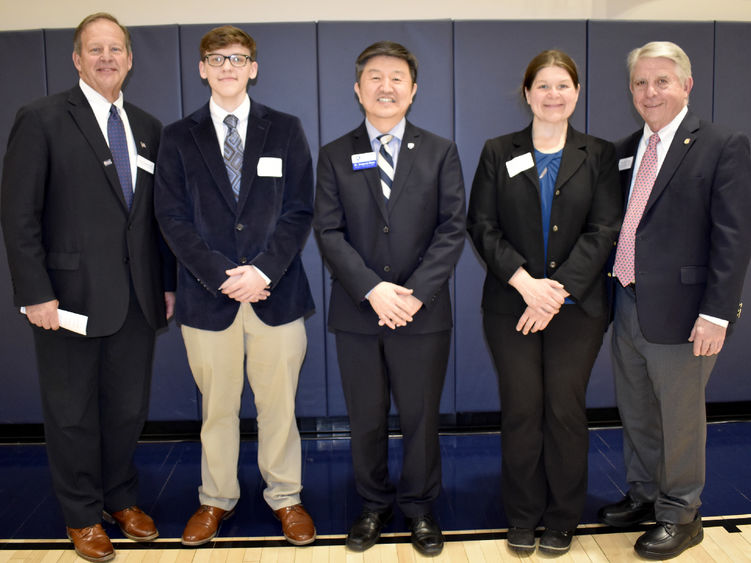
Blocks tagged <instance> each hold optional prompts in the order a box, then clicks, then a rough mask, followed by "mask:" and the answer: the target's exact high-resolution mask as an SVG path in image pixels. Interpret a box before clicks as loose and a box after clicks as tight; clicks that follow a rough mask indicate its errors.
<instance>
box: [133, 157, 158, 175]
mask: <svg viewBox="0 0 751 563" xmlns="http://www.w3.org/2000/svg"><path fill="white" fill-rule="evenodd" d="M136 166H138V168H140V169H141V170H145V171H146V172H148V173H149V174H153V173H154V163H153V162H151V161H150V160H149V159H148V158H144V157H142V156H141V155H140V154H139V155H138V156H137V157H136Z"/></svg>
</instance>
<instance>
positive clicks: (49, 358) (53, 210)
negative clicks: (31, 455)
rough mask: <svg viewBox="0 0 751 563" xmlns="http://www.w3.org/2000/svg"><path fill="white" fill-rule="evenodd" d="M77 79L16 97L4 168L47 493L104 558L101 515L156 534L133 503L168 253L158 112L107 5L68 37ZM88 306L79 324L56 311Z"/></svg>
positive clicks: (107, 553)
mask: <svg viewBox="0 0 751 563" xmlns="http://www.w3.org/2000/svg"><path fill="white" fill-rule="evenodd" d="M73 63H74V64H75V66H76V68H77V69H78V72H79V75H80V81H79V84H78V85H77V86H75V87H74V88H72V89H71V90H69V91H67V92H63V93H60V94H57V95H54V96H50V97H47V98H43V99H41V100H37V101H35V102H32V103H31V104H29V105H27V106H25V107H23V108H21V110H20V111H19V112H18V115H17V117H16V121H15V124H14V125H13V129H12V130H11V134H10V140H9V142H8V151H7V153H6V155H5V161H4V173H3V181H2V225H3V233H4V235H5V244H6V247H7V252H8V263H9V266H10V272H11V278H12V280H13V292H14V295H13V300H14V303H15V305H16V306H19V307H25V311H26V315H27V316H28V320H29V322H30V323H31V324H32V325H33V333H34V343H35V347H36V355H37V363H38V369H39V381H40V388H41V393H42V406H43V412H44V421H45V436H46V440H47V452H48V456H49V463H50V470H51V473H52V480H53V485H54V488H55V493H56V495H57V498H58V500H59V502H60V505H61V507H62V511H63V516H64V518H65V523H66V525H67V533H68V536H69V537H70V539H71V540H72V541H73V543H74V545H75V549H76V552H77V553H78V554H79V555H80V556H81V557H83V558H85V559H88V560H90V561H106V560H108V559H112V558H113V557H114V550H113V548H112V544H111V543H110V540H109V538H108V537H107V534H106V533H105V531H104V530H103V528H102V526H101V523H100V522H101V520H102V516H103V510H106V511H108V513H109V514H107V513H105V517H107V518H110V517H111V519H112V520H114V521H115V522H117V524H118V525H119V526H120V528H121V530H122V532H123V533H124V534H125V535H126V536H127V537H129V538H130V539H133V540H136V541H149V540H152V539H155V538H156V537H157V536H158V532H157V530H156V527H155V526H154V522H153V521H152V519H151V518H150V517H149V516H147V515H146V514H144V513H143V512H142V511H141V510H140V509H139V508H138V507H137V506H136V498H137V474H136V468H135V465H134V463H133V456H134V453H135V448H136V443H137V440H138V437H139V435H140V432H141V429H142V428H143V424H144V421H145V419H146V414H147V410H148V400H149V388H150V383H151V367H152V358H153V351H154V340H155V331H156V330H157V329H160V328H162V327H164V326H166V323H167V319H168V318H169V316H171V314H172V309H173V306H174V294H173V293H172V292H171V291H165V289H172V288H173V286H174V272H173V270H174V258H172V259H170V258H169V255H168V252H162V249H163V248H166V247H165V246H164V245H163V243H161V244H160V235H159V229H158V227H157V223H156V220H155V218H154V210H153V177H154V176H153V174H154V161H155V158H156V154H157V149H158V145H159V135H160V131H161V125H160V123H159V122H158V121H157V120H156V119H155V118H154V117H152V116H151V115H149V114H147V113H145V112H143V111H142V110H140V109H138V108H137V107H135V106H133V105H131V104H129V103H127V102H125V103H123V96H122V92H121V91H120V89H121V87H122V84H123V81H124V80H125V77H126V75H127V74H128V71H129V70H130V68H131V65H132V53H131V46H130V36H129V34H128V31H127V30H126V29H125V28H124V27H122V26H121V25H120V24H119V23H118V22H117V20H116V19H115V18H114V17H113V16H111V15H109V14H105V13H97V14H93V15H91V16H88V17H87V18H85V19H84V20H83V21H82V22H81V24H80V25H79V26H78V28H77V29H76V32H75V36H74V52H73ZM62 310H66V311H72V312H74V313H79V314H82V315H85V316H87V317H88V324H87V328H86V335H85V337H81V336H79V335H77V334H74V333H72V332H69V331H67V330H60V317H59V314H58V311H62Z"/></svg>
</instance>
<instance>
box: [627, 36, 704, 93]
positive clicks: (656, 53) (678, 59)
mask: <svg viewBox="0 0 751 563" xmlns="http://www.w3.org/2000/svg"><path fill="white" fill-rule="evenodd" d="M657 57H664V58H666V59H670V60H671V61H673V62H674V63H675V70H676V74H677V75H678V78H680V80H681V82H682V83H683V85H684V86H685V85H686V80H688V79H689V78H691V61H690V60H689V58H688V55H687V54H686V52H685V51H684V50H683V49H681V48H680V47H679V46H678V45H676V44H675V43H672V42H670V41H652V42H650V43H647V44H646V45H643V46H641V47H637V48H636V49H634V50H633V51H631V52H630V53H629V54H628V58H627V59H626V60H627V65H628V74H629V77H630V76H632V75H633V73H634V67H635V66H636V63H637V61H638V60H639V59H654V58H657Z"/></svg>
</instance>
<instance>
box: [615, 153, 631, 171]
mask: <svg viewBox="0 0 751 563" xmlns="http://www.w3.org/2000/svg"><path fill="white" fill-rule="evenodd" d="M633 164H634V157H633V156H629V157H627V158H622V159H620V160H619V161H618V171H619V172H620V171H622V170H628V169H630V168H631V167H632V166H633Z"/></svg>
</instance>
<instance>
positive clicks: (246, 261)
mask: <svg viewBox="0 0 751 563" xmlns="http://www.w3.org/2000/svg"><path fill="white" fill-rule="evenodd" d="M247 263H248V259H247V258H246V257H245V256H243V257H242V258H240V264H247Z"/></svg>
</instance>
